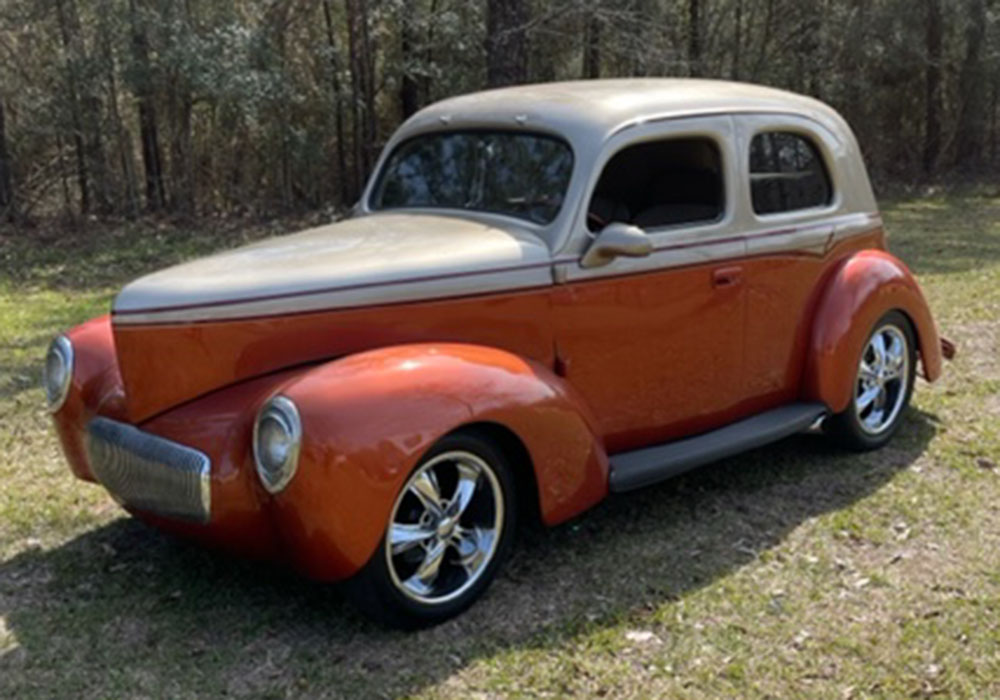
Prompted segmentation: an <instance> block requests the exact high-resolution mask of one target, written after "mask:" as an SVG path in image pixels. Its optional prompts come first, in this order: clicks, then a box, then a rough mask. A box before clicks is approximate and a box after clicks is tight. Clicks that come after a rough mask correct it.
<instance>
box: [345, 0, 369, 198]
mask: <svg viewBox="0 0 1000 700" xmlns="http://www.w3.org/2000/svg"><path fill="white" fill-rule="evenodd" d="M344 9H345V10H346V12H347V51H348V54H349V56H350V58H351V63H350V67H351V107H352V109H351V132H352V134H351V135H352V137H353V138H352V142H353V146H354V158H353V161H354V162H353V165H354V170H353V172H354V178H353V181H352V183H351V200H353V199H354V198H355V197H357V196H358V194H359V193H360V192H361V179H362V177H363V173H364V171H365V164H364V158H365V147H364V135H363V129H364V127H363V126H362V124H363V119H364V115H363V111H364V105H365V99H364V96H363V95H364V82H365V78H364V73H365V71H364V68H363V63H362V59H361V40H360V37H359V35H360V33H361V24H362V22H363V21H364V18H363V17H362V16H361V9H360V6H359V3H358V0H344Z"/></svg>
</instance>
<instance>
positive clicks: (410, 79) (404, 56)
mask: <svg viewBox="0 0 1000 700" xmlns="http://www.w3.org/2000/svg"><path fill="white" fill-rule="evenodd" d="M403 9H404V12H403V14H402V15H401V16H400V18H399V53H400V63H401V64H402V67H401V70H400V73H401V74H402V75H401V77H400V81H399V116H400V118H401V119H402V120H403V121H405V120H406V119H408V118H409V117H410V115H411V114H413V113H415V112H416V111H417V110H418V109H419V108H420V84H419V83H418V82H417V79H416V76H415V75H414V70H413V68H414V66H413V63H414V61H415V58H416V53H415V51H414V49H413V22H412V21H411V20H410V18H409V17H408V16H407V14H408V13H409V12H411V11H413V8H412V6H406V7H404V8H403Z"/></svg>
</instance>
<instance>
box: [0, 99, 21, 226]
mask: <svg viewBox="0 0 1000 700" xmlns="http://www.w3.org/2000/svg"><path fill="white" fill-rule="evenodd" d="M16 214H17V211H16V208H15V202H14V184H13V176H12V175H11V163H10V151H8V150H7V115H6V113H5V111H4V103H3V99H2V98H0V220H3V219H6V220H8V221H13V220H14V217H15V215H16Z"/></svg>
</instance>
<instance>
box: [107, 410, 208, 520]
mask: <svg viewBox="0 0 1000 700" xmlns="http://www.w3.org/2000/svg"><path fill="white" fill-rule="evenodd" d="M87 453H88V456H89V458H90V467H91V469H92V470H93V472H94V476H96V477H97V480H98V481H100V482H101V484H102V485H103V486H104V488H106V489H107V490H108V491H109V492H110V493H111V495H112V496H113V497H114V498H115V500H117V501H119V502H120V503H122V504H123V505H126V506H129V507H131V508H135V509H137V510H142V511H147V512H150V513H155V514H157V515H164V516H168V517H172V518H181V519H184V520H194V521H197V522H201V523H205V522H208V519H209V515H210V512H211V511H210V503H211V498H210V497H211V488H210V485H209V473H210V471H211V466H212V463H211V461H210V460H209V459H208V457H206V456H205V455H204V454H202V453H201V452H199V451H198V450H195V449H192V448H190V447H185V446H183V445H178V444H177V443H176V442H171V441H170V440H165V439H163V438H161V437H157V436H156V435H151V434H149V433H146V432H143V431H141V430H139V429H138V428H136V427H134V426H131V425H128V424H126V423H119V422H117V421H113V420H109V419H107V418H95V419H94V420H92V421H91V422H90V425H88V426H87Z"/></svg>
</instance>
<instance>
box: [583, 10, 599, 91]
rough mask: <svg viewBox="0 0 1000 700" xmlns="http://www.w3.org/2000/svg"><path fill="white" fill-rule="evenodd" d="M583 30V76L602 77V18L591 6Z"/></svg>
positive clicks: (591, 78) (592, 78) (590, 77)
mask: <svg viewBox="0 0 1000 700" xmlns="http://www.w3.org/2000/svg"><path fill="white" fill-rule="evenodd" d="M584 21H585V23H586V25H585V27H584V32H583V77H584V78H586V79H588V80H594V79H595V78H600V77H601V18H600V17H599V16H598V14H597V9H596V7H594V6H591V7H590V8H589V10H588V11H587V15H586V19H585V20H584Z"/></svg>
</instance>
